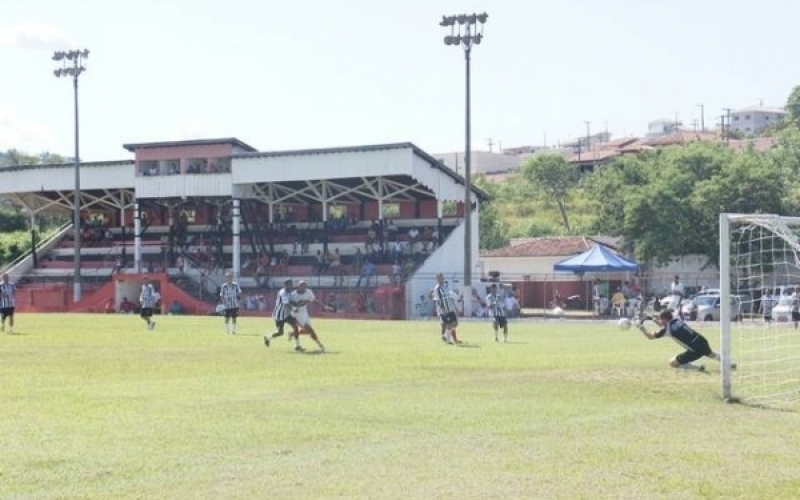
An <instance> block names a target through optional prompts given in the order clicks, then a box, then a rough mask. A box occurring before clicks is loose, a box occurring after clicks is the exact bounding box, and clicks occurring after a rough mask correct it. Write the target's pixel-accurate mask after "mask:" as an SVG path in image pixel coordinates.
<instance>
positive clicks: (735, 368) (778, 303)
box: [719, 213, 800, 409]
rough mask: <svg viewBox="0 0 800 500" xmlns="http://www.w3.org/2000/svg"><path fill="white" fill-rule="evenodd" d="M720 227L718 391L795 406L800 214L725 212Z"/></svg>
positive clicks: (799, 356)
mask: <svg viewBox="0 0 800 500" xmlns="http://www.w3.org/2000/svg"><path fill="white" fill-rule="evenodd" d="M719 231H720V232H719V235H720V252H719V269H720V295H721V297H720V351H721V352H720V354H721V358H722V364H721V367H722V381H721V382H722V395H723V397H724V398H725V399H726V400H728V401H738V402H742V403H745V404H749V405H754V406H766V407H770V408H785V409H797V408H798V403H800V329H798V328H797V326H800V325H796V323H795V321H793V319H796V317H795V318H793V315H792V313H793V312H794V311H798V310H797V309H796V308H795V307H794V306H795V299H796V297H795V296H794V293H795V290H796V289H798V290H800V217H785V216H780V215H769V214H725V213H723V214H720V218H719Z"/></svg>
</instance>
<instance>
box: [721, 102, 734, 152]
mask: <svg viewBox="0 0 800 500" xmlns="http://www.w3.org/2000/svg"><path fill="white" fill-rule="evenodd" d="M722 110H723V111H725V114H726V115H727V116H726V119H725V122H726V123H727V127H728V128H727V129H726V133H725V143H726V144H730V142H731V111H733V110H732V109H731V108H722Z"/></svg>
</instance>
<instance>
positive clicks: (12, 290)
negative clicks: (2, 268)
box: [0, 274, 17, 333]
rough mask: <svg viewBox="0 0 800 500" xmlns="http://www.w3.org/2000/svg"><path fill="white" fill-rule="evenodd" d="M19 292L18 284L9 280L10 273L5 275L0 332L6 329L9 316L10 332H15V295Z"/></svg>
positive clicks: (0, 296) (1, 287) (1, 289)
mask: <svg viewBox="0 0 800 500" xmlns="http://www.w3.org/2000/svg"><path fill="white" fill-rule="evenodd" d="M16 293H17V286H16V285H15V284H14V283H11V282H10V281H9V280H8V274H4V275H3V282H2V283H0V318H2V324H0V332H4V331H5V330H6V318H8V333H14V305H15V299H14V295H15V294H16Z"/></svg>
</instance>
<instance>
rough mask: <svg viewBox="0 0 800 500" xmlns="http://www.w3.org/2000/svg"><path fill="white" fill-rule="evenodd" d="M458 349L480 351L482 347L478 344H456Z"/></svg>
mask: <svg viewBox="0 0 800 500" xmlns="http://www.w3.org/2000/svg"><path fill="white" fill-rule="evenodd" d="M455 346H456V347H459V348H461V349H480V348H481V346H480V345H478V344H468V343H466V342H461V343H460V344H455Z"/></svg>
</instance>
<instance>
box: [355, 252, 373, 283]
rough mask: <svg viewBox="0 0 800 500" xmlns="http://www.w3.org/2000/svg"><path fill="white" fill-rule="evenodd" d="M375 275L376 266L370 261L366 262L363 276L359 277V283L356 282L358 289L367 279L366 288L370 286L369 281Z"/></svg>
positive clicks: (362, 270)
mask: <svg viewBox="0 0 800 500" xmlns="http://www.w3.org/2000/svg"><path fill="white" fill-rule="evenodd" d="M374 275H375V264H373V263H372V262H371V261H370V260H369V259H367V261H366V262H364V267H362V268H361V274H360V275H359V277H358V281H357V282H356V288H358V287H360V286H361V280H362V279H364V278H366V279H367V282H366V283H365V284H364V286H369V281H370V279H371V278H372V276H374Z"/></svg>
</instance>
